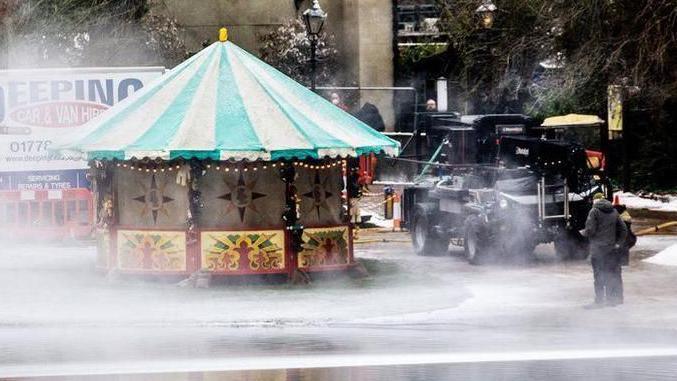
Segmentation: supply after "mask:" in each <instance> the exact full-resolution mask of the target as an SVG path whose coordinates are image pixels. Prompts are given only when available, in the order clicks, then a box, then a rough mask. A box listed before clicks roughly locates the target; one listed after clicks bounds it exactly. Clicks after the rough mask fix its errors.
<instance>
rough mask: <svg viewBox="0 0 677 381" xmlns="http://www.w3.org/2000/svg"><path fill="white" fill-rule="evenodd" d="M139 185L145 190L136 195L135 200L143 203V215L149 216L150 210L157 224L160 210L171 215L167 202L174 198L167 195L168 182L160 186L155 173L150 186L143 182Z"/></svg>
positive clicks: (166, 214)
mask: <svg viewBox="0 0 677 381" xmlns="http://www.w3.org/2000/svg"><path fill="white" fill-rule="evenodd" d="M139 186H140V187H141V189H142V190H143V195H142V196H139V197H135V198H134V199H133V200H134V201H138V202H141V203H143V209H141V217H145V216H147V215H148V212H150V214H151V215H152V216H153V223H154V224H157V216H158V212H162V213H163V214H164V215H165V216H167V217H169V212H168V211H167V208H165V204H166V203H169V202H172V201H174V199H173V198H171V197H167V196H165V188H166V187H167V182H166V181H165V182H164V183H163V184H162V185H160V186H158V183H157V181H156V180H155V175H153V176H152V177H151V179H150V187H146V186H145V185H144V184H143V183H139Z"/></svg>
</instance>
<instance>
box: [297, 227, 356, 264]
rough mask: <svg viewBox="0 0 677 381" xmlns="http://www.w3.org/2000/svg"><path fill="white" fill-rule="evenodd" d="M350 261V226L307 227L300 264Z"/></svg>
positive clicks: (304, 231)
mask: <svg viewBox="0 0 677 381" xmlns="http://www.w3.org/2000/svg"><path fill="white" fill-rule="evenodd" d="M349 263H350V251H349V246H348V227H347V226H337V227H328V228H306V229H304V230H303V251H301V252H300V253H299V263H298V266H299V267H302V268H306V267H310V268H312V267H322V266H333V265H346V264H349Z"/></svg>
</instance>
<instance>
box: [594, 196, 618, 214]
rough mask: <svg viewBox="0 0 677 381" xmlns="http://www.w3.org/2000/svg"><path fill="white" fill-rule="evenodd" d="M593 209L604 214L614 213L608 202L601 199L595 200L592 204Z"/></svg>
mask: <svg viewBox="0 0 677 381" xmlns="http://www.w3.org/2000/svg"><path fill="white" fill-rule="evenodd" d="M592 206H593V208H597V209H599V210H600V211H601V212H604V213H611V212H613V211H614V206H613V205H611V203H610V202H609V200H605V199H601V200H595V202H594V203H593V204H592Z"/></svg>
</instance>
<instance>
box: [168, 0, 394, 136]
mask: <svg viewBox="0 0 677 381" xmlns="http://www.w3.org/2000/svg"><path fill="white" fill-rule="evenodd" d="M164 3H165V5H166V8H167V12H169V13H170V15H171V16H173V17H175V18H176V19H177V20H178V22H179V23H180V24H181V25H182V26H183V27H184V29H185V39H186V43H187V47H188V49H189V50H191V51H196V50H199V49H200V48H201V43H202V41H204V40H207V39H209V40H210V41H215V40H216V38H217V33H218V29H219V28H220V27H222V26H227V27H228V30H229V39H230V40H231V41H233V42H235V43H236V44H238V45H239V46H241V47H242V48H244V49H246V50H248V51H250V52H252V53H254V54H258V49H259V47H258V40H257V34H261V33H265V32H267V31H270V30H273V29H275V28H277V27H278V26H280V25H282V24H283V23H285V22H286V21H287V20H289V19H290V18H293V17H296V16H297V15H298V14H299V13H300V12H302V11H303V10H305V9H307V8H308V7H309V6H310V4H311V3H312V1H310V0H305V1H302V2H300V5H299V11H298V12H297V9H296V6H295V5H294V3H295V1H294V0H256V1H251V0H201V1H200V2H199V3H194V2H187V1H184V0H165V1H164ZM392 3H393V0H320V5H321V6H322V8H323V9H324V10H325V11H326V12H327V14H328V18H327V21H326V23H325V28H326V30H327V32H329V33H331V34H333V35H334V36H335V39H336V45H337V48H338V50H339V52H340V57H339V66H340V68H341V70H340V71H339V72H338V73H337V77H336V79H335V82H334V83H333V85H340V86H341V85H342V86H347V85H356V84H357V85H361V86H393V49H392V44H393V30H392V17H393V12H392ZM196 4H199V6H196ZM318 85H319V86H322V85H327V84H318ZM392 98H393V95H392V93H391V92H390V91H378V92H374V91H364V92H362V94H360V101H359V104H360V105H362V104H363V103H364V102H371V103H373V104H375V105H376V106H377V107H378V108H379V110H380V111H381V113H382V115H383V118H384V120H385V123H386V127H387V129H389V130H391V129H392V128H393V126H394V112H393V107H392Z"/></svg>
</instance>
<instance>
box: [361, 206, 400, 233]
mask: <svg viewBox="0 0 677 381" xmlns="http://www.w3.org/2000/svg"><path fill="white" fill-rule="evenodd" d="M360 215H362V216H367V215H370V216H371V219H370V220H369V222H371V223H372V224H374V225H376V226H378V227H380V228H389V229H391V228H392V227H393V220H386V219H385V218H383V216H381V215H380V214H378V213H374V212H372V211H370V210H367V209H360Z"/></svg>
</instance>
